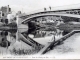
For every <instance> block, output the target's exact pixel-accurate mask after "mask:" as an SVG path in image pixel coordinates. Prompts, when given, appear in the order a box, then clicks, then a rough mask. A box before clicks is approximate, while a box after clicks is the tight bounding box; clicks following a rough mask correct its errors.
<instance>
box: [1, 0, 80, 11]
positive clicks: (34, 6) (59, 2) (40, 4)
mask: <svg viewBox="0 0 80 60" xmlns="http://www.w3.org/2000/svg"><path fill="white" fill-rule="evenodd" d="M79 3H80V0H0V6H6V5H10V7H11V8H12V10H13V11H18V10H21V11H23V12H30V11H35V10H40V9H43V8H44V7H46V8H47V7H49V6H51V7H58V6H65V5H70V4H71V5H72V4H79Z"/></svg>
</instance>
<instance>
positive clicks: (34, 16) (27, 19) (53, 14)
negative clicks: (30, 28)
mask: <svg viewBox="0 0 80 60" xmlns="http://www.w3.org/2000/svg"><path fill="white" fill-rule="evenodd" d="M42 16H67V17H74V18H80V15H73V14H61V13H54V12H53V13H41V14H33V15H31V16H29V17H28V18H26V19H25V20H23V21H22V23H24V22H25V21H26V22H28V21H29V19H31V18H36V17H42Z"/></svg>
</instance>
